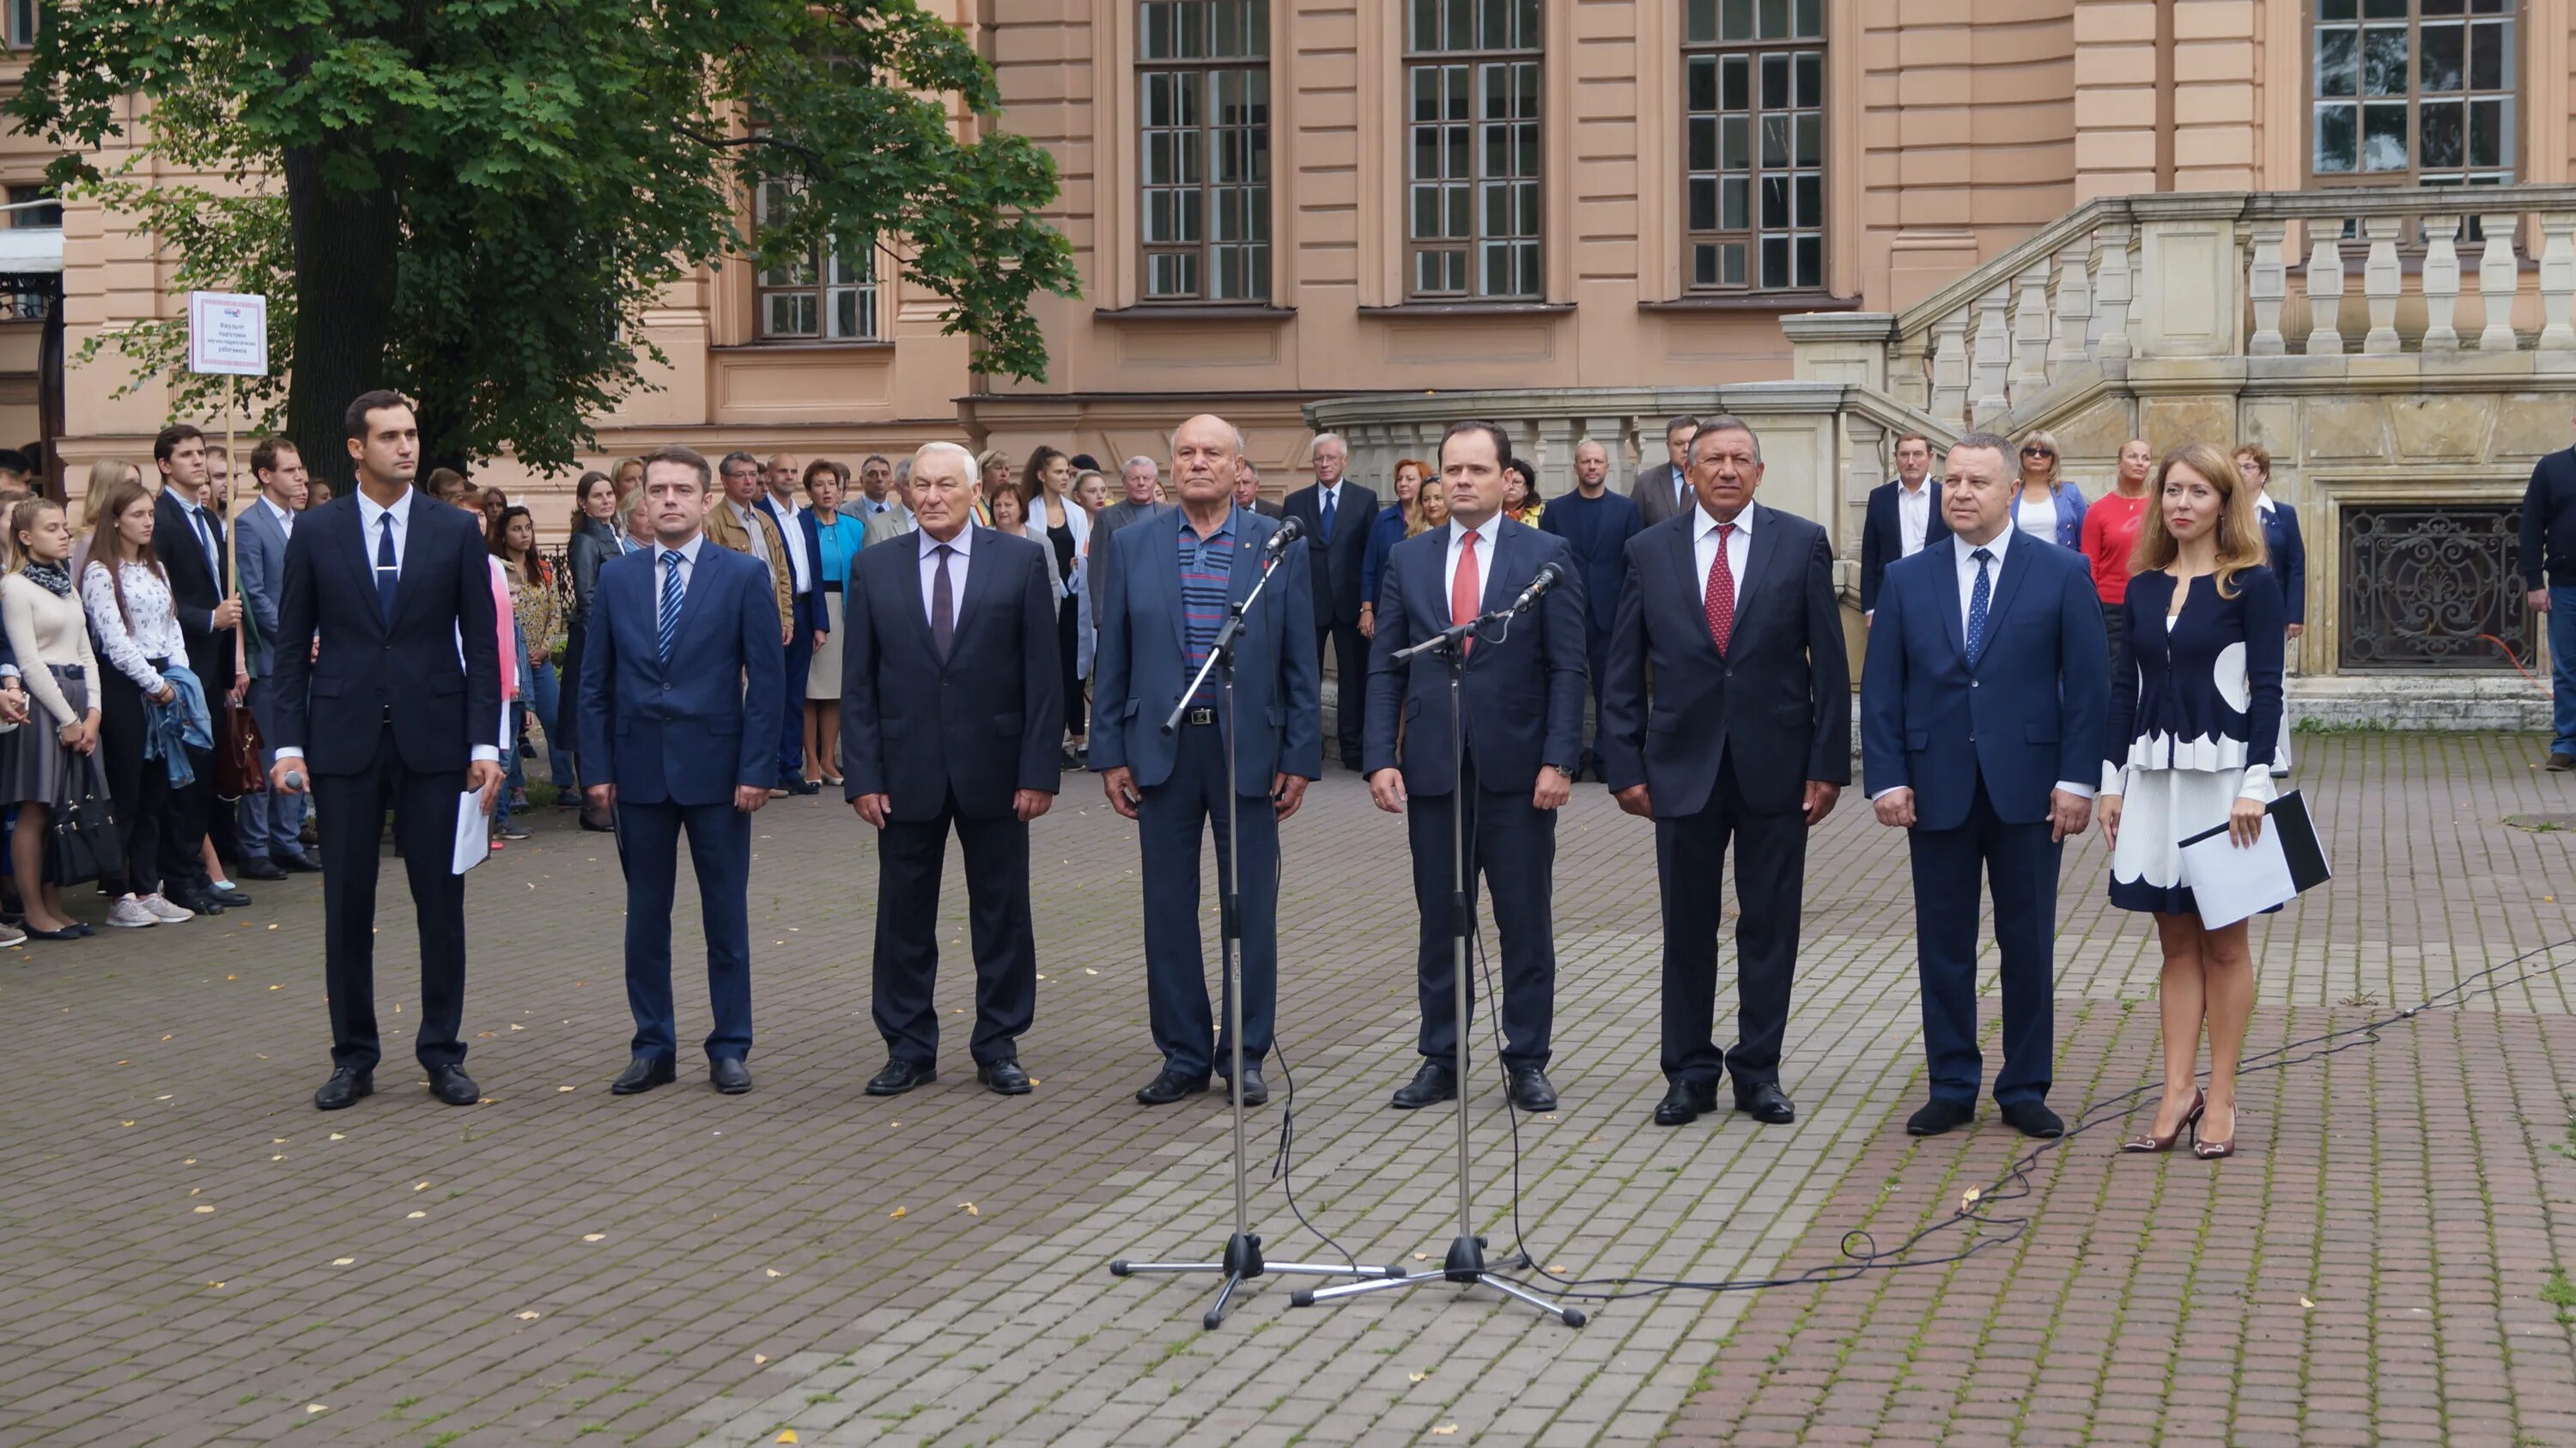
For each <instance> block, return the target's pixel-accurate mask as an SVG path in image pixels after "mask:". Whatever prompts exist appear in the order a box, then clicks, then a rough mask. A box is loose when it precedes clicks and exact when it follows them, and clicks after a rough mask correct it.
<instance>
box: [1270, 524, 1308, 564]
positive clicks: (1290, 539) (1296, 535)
mask: <svg viewBox="0 0 2576 1448" xmlns="http://www.w3.org/2000/svg"><path fill="white" fill-rule="evenodd" d="M1305 536H1306V525H1305V524H1303V523H1301V522H1299V521H1297V520H1296V519H1294V518H1287V519H1283V520H1281V522H1280V524H1279V531H1278V532H1276V533H1273V534H1271V535H1270V541H1269V542H1267V543H1264V544H1262V545H1261V561H1262V562H1264V563H1267V562H1269V561H1271V560H1272V559H1274V558H1277V557H1278V556H1279V555H1281V554H1283V553H1285V552H1287V551H1288V545H1289V544H1291V543H1294V542H1296V541H1297V540H1298V539H1300V538H1303V537H1305Z"/></svg>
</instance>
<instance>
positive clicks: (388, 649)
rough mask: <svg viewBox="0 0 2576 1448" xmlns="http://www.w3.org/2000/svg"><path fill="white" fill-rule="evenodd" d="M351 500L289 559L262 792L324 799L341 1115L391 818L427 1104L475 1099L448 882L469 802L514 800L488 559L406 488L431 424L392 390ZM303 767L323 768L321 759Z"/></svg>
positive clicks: (364, 1063)
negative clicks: (414, 953)
mask: <svg viewBox="0 0 2576 1448" xmlns="http://www.w3.org/2000/svg"><path fill="white" fill-rule="evenodd" d="M346 420H347V425H348V432H349V456H350V457H351V458H352V459H354V460H355V462H356V464H357V475H358V486H357V488H356V490H355V491H354V492H353V493H351V494H350V495H348V496H345V497H342V498H340V499H338V500H337V501H335V502H332V503H328V504H325V505H324V506H322V507H320V508H316V509H313V510H312V511H310V512H307V513H306V514H304V516H303V519H302V521H301V522H300V523H299V524H298V526H297V527H296V530H295V537H294V538H293V540H291V541H290V542H289V543H288V544H287V545H286V581H285V586H284V590H283V592H281V593H280V595H279V597H278V604H277V628H278V637H279V638H281V639H311V638H314V637H315V635H316V634H317V633H318V634H319V635H320V638H319V643H320V649H319V651H318V656H317V654H316V652H315V651H313V650H309V649H301V648H293V647H289V648H282V649H279V650H278V651H277V659H276V663H277V673H276V676H275V680H276V685H277V699H276V701H275V711H276V712H275V718H276V720H277V764H276V767H275V768H274V769H273V770H271V771H270V774H269V787H270V788H272V789H276V790H280V791H283V792H285V793H287V794H300V793H302V792H303V791H304V790H305V789H306V788H308V787H309V788H311V789H312V790H313V791H314V794H315V803H316V804H317V805H318V806H319V808H318V809H317V810H316V812H315V813H316V817H317V818H318V819H319V820H320V822H321V826H322V929H323V965H322V983H323V988H324V990H325V991H326V992H327V993H328V994H329V996H330V1000H331V1065H332V1070H331V1079H330V1080H329V1081H327V1082H325V1083H323V1086H322V1089H321V1090H319V1091H317V1092H315V1093H314V1095H313V1104H314V1105H315V1106H317V1107H320V1108H321V1109H322V1110H324V1111H336V1110H339V1109H340V1108H342V1107H344V1106H350V1105H354V1104H356V1102H357V1100H358V1099H359V1098H360V1097H362V1096H367V1095H370V1094H372V1093H373V1092H374V1091H375V1069H376V1061H377V1059H378V1056H379V1054H380V1053H379V1048H378V1040H377V1035H376V972H375V951H376V944H375V930H376V863H377V849H376V841H377V839H378V838H379V837H380V836H381V835H382V834H383V833H384V818H385V811H386V810H388V809H390V810H392V811H393V814H394V835H395V839H396V840H397V842H398V843H399V844H400V845H401V846H402V854H403V865H404V867H405V870H406V872H407V873H408V875H409V877H410V881H411V898H412V907H413V912H414V914H415V915H416V916H417V917H418V920H419V926H420V996H421V1002H420V1003H421V1020H420V1030H419V1034H418V1036H417V1037H416V1038H415V1039H414V1042H413V1051H414V1053H415V1054H416V1055H417V1056H418V1057H419V1058H420V1063H421V1065H423V1066H424V1067H427V1068H428V1070H429V1090H430V1094H431V1095H433V1096H436V1097H437V1098H438V1099H439V1100H441V1101H444V1102H446V1103H448V1104H449V1105H451V1106H471V1105H473V1104H474V1102H475V1101H476V1100H477V1099H478V1098H479V1097H480V1096H481V1094H482V1093H481V1092H480V1091H478V1090H477V1089H476V1087H475V1085H474V1081H473V1078H471V1077H469V1076H467V1075H466V1074H465V1043H464V1042H463V1041H462V1040H460V1039H458V1026H459V1023H460V1022H461V1021H462V1020H463V1017H464V1011H465V879H464V877H463V876H461V875H459V874H457V873H456V871H455V870H454V869H453V868H451V862H452V861H453V859H454V856H455V843H456V815H457V803H458V796H459V795H461V794H463V793H464V792H465V791H466V790H468V789H473V790H476V791H479V792H480V793H481V795H482V797H483V798H482V806H483V810H484V812H485V813H486V814H489V813H490V812H491V809H492V798H493V795H494V794H495V793H497V792H498V791H499V790H500V788H501V661H500V638H499V632H500V628H499V623H498V621H497V611H496V609H495V607H494V604H493V599H492V572H491V558H490V555H489V554H488V553H486V552H485V550H484V547H483V530H482V528H481V527H480V526H479V520H477V519H476V518H474V517H472V516H470V515H468V514H465V513H462V512H459V511H458V510H456V509H454V508H448V507H442V506H440V505H439V504H438V503H436V502H434V501H432V500H431V499H429V498H428V497H426V496H424V495H423V494H421V493H420V492H418V491H417V490H415V489H414V488H413V487H412V478H413V476H414V475H415V474H416V473H417V472H418V471H419V468H420V425H419V423H417V422H416V421H414V420H413V416H412V408H411V404H410V403H408V402H406V401H404V400H403V398H402V395H401V394H400V393H396V392H384V391H377V392H366V393H361V394H359V395H358V397H357V398H356V399H355V400H353V401H352V402H350V404H349V408H348V412H347V416H346ZM308 755H309V756H310V757H308Z"/></svg>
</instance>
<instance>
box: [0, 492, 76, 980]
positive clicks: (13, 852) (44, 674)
mask: <svg viewBox="0 0 2576 1448" xmlns="http://www.w3.org/2000/svg"><path fill="white" fill-rule="evenodd" d="M9 542H10V544H11V550H10V551H11V566H10V569H9V572H8V575H7V576H6V577H0V625H5V626H6V627H7V629H8V631H9V647H10V649H11V650H12V651H14V652H15V653H16V654H17V656H18V669H19V672H20V673H21V674H23V675H24V676H25V677H26V681H27V692H28V694H29V695H31V696H33V698H34V700H35V703H36V710H37V718H36V719H35V720H34V721H32V722H31V723H30V724H29V726H28V727H27V728H24V729H21V730H19V731H18V737H17V740H16V747H15V748H12V749H10V750H9V751H8V757H7V762H6V764H5V765H0V800H5V801H8V802H11V803H14V804H16V805H17V806H18V824H17V828H16V829H15V830H14V831H13V832H12V833H11V835H10V838H9V861H10V866H11V869H12V871H13V872H14V873H15V874H16V875H17V877H18V893H19V895H20V896H21V897H22V898H23V899H24V900H25V901H26V906H27V934H28V936H29V938H31V939H35V940H78V939H80V938H81V937H82V936H85V935H89V934H92V933H93V932H92V931H91V930H90V928H89V927H88V926H86V925H81V924H78V923H76V922H74V921H73V920H72V918H71V917H70V916H68V915H66V914H64V913H63V887H62V884H61V882H60V881H59V880H58V879H55V878H52V876H54V875H55V874H56V873H58V872H55V871H50V870H48V869H47V868H46V866H47V856H48V854H49V852H50V850H51V848H52V845H53V817H54V813H55V811H56V810H58V809H60V808H61V807H62V802H63V801H64V800H66V799H73V800H77V799H81V798H82V797H83V796H84V795H85V794H86V793H87V790H88V783H89V780H90V779H91V778H92V777H93V772H94V771H95V770H96V768H97V761H96V760H95V759H94V758H93V756H94V755H95V754H96V752H97V750H98V731H99V711H98V705H97V704H96V703H95V702H93V701H92V700H91V698H90V680H91V679H92V678H93V677H95V676H96V675H97V673H98V658H97V656H96V655H94V654H92V653H91V652H90V647H89V616H88V614H87V613H86V612H84V611H83V610H82V608H81V604H80V600H79V599H77V598H75V597H73V595H72V576H71V573H70V571H69V570H68V569H67V568H65V567H64V564H65V563H67V562H68V561H69V560H70V558H71V556H72V528H71V524H70V523H69V522H68V521H66V520H65V519H64V517H63V506H62V504H60V503H57V502H55V501H54V500H53V499H51V498H28V499H26V500H24V501H22V502H20V503H19V504H18V505H17V506H16V507H14V508H12V509H10V511H9ZM35 881H43V882H44V883H43V884H42V885H41V886H39V885H36V884H34V883H32V882H35ZM75 883H77V882H75Z"/></svg>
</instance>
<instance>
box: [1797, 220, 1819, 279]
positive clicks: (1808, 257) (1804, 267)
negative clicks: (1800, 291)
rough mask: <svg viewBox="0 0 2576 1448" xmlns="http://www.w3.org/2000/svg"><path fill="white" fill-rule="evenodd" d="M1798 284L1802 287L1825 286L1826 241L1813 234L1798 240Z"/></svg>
mask: <svg viewBox="0 0 2576 1448" xmlns="http://www.w3.org/2000/svg"><path fill="white" fill-rule="evenodd" d="M1797 252H1798V282H1797V284H1798V285H1799V286H1802V287H1821V286H1823V285H1824V284H1825V239H1824V238H1823V237H1821V236H1817V235H1814V234H1812V233H1810V234H1808V235H1805V236H1801V237H1799V238H1798V246H1797Z"/></svg>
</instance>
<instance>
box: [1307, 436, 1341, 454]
mask: <svg viewBox="0 0 2576 1448" xmlns="http://www.w3.org/2000/svg"><path fill="white" fill-rule="evenodd" d="M1328 442H1329V443H1334V444H1336V445H1338V446H1339V447H1340V448H1341V450H1342V452H1343V454H1344V455H1345V456H1347V455H1348V454H1349V453H1350V450H1351V444H1350V440H1349V439H1348V438H1345V437H1343V436H1342V435H1341V434H1340V433H1338V432H1319V433H1317V434H1315V441H1314V443H1313V444H1312V445H1311V446H1309V447H1308V449H1307V451H1308V452H1309V453H1312V452H1313V451H1314V449H1315V448H1319V447H1322V446H1323V445H1324V444H1326V443H1328Z"/></svg>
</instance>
